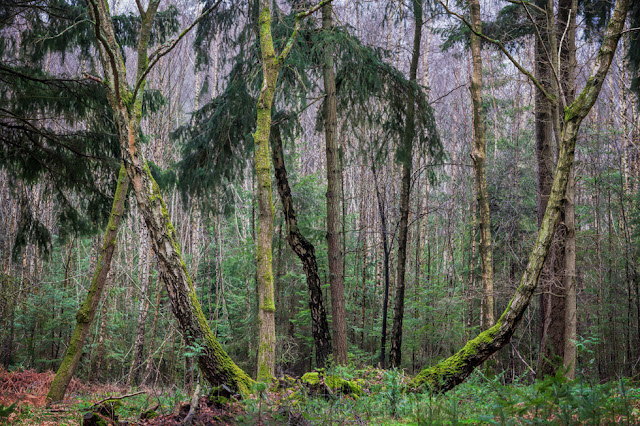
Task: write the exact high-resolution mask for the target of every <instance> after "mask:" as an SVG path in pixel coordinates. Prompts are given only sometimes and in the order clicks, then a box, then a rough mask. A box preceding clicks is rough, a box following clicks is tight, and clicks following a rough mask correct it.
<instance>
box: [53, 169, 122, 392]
mask: <svg viewBox="0 0 640 426" xmlns="http://www.w3.org/2000/svg"><path fill="white" fill-rule="evenodd" d="M128 189H129V178H128V177H127V173H126V171H125V168H124V164H123V165H121V166H120V174H119V176H118V184H117V186H116V192H115V195H114V197H113V206H112V207H111V214H110V216H109V224H108V225H107V231H106V232H105V234H104V241H103V243H102V249H101V250H100V257H99V259H98V263H97V266H96V269H95V271H94V272H93V278H92V279H91V285H90V286H89V291H88V292H87V297H86V298H85V301H84V303H83V304H82V306H80V309H78V313H77V314H76V327H75V329H74V330H73V334H72V335H71V341H70V342H69V346H67V352H66V353H65V355H64V358H63V359H62V364H60V367H59V368H58V371H57V373H56V376H55V377H54V378H53V382H51V387H50V388H49V393H48V394H47V399H48V400H49V401H62V400H63V399H64V395H65V393H66V391H67V387H68V386H69V382H71V378H72V377H73V375H74V374H75V372H76V370H77V368H78V363H79V362H80V358H81V357H82V349H83V348H84V343H85V340H86V338H87V334H89V329H90V328H91V323H93V319H94V318H95V316H96V310H97V309H98V304H99V303H100V298H101V297H102V291H103V290H104V285H105V283H106V282H107V275H108V274H109V270H110V269H111V259H112V258H113V252H114V251H115V248H116V237H117V236H118V230H119V229H120V223H121V222H122V214H123V213H124V203H125V200H126V198H127V190H128Z"/></svg>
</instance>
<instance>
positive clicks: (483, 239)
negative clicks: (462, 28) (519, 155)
mask: <svg viewBox="0 0 640 426" xmlns="http://www.w3.org/2000/svg"><path fill="white" fill-rule="evenodd" d="M469 9H470V13H471V25H473V27H474V29H475V31H477V32H481V31H482V21H481V18H480V2H479V0H470V1H469ZM471 56H472V61H473V73H472V74H471V99H472V101H473V134H474V143H473V151H472V154H471V160H472V161H473V171H474V174H475V179H474V183H475V187H476V197H477V203H478V213H479V216H480V246H479V249H480V265H481V268H482V303H481V305H480V306H481V308H480V309H481V318H480V327H481V328H482V329H483V330H486V329H488V328H489V327H491V326H492V325H493V323H494V322H495V319H494V316H493V249H492V247H491V214H490V210H489V192H488V190H487V173H486V165H485V160H486V157H487V140H486V136H485V129H484V113H483V111H482V45H481V42H480V37H478V36H477V35H475V34H473V33H472V34H471Z"/></svg>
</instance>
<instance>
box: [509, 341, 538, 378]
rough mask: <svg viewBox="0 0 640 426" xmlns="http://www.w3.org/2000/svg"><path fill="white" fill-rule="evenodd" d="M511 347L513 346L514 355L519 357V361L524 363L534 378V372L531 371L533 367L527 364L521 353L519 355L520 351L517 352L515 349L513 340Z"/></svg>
mask: <svg viewBox="0 0 640 426" xmlns="http://www.w3.org/2000/svg"><path fill="white" fill-rule="evenodd" d="M511 347H512V348H513V351H514V352H515V353H516V355H518V358H520V361H522V362H523V363H524V365H526V366H527V368H528V369H529V371H531V374H533V377H534V378H535V377H536V372H535V371H533V368H531V366H530V365H529V364H527V361H525V360H524V358H522V355H520V352H518V349H516V345H514V344H513V342H511Z"/></svg>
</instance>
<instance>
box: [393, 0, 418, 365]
mask: <svg viewBox="0 0 640 426" xmlns="http://www.w3.org/2000/svg"><path fill="white" fill-rule="evenodd" d="M422 1H423V0H413V19H414V32H413V52H412V54H411V65H410V67H409V81H411V82H413V83H415V82H416V76H417V74H418V62H419V60H420V43H421V40H422ZM415 96H416V95H415V91H413V90H411V91H410V92H409V96H408V99H407V115H406V127H405V131H404V144H403V146H402V152H401V156H400V158H402V183H401V189H400V224H399V226H398V259H397V262H398V264H397V268H396V295H395V299H394V308H393V325H392V328H391V349H390V351H389V364H390V365H391V366H392V367H399V366H400V364H401V362H402V320H403V317H404V290H405V272H406V266H407V234H408V231H409V194H410V192H411V170H412V165H413V155H412V154H413V139H414V138H415V134H416V127H415V110H416V105H415Z"/></svg>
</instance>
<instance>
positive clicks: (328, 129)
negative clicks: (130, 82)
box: [322, 4, 348, 365]
mask: <svg viewBox="0 0 640 426" xmlns="http://www.w3.org/2000/svg"><path fill="white" fill-rule="evenodd" d="M332 13H333V8H332V6H331V4H327V5H325V6H323V7H322V29H323V31H325V32H327V33H330V32H331V31H333V20H332V16H331V15H332ZM331 43H332V42H331V41H328V42H326V43H325V46H324V61H323V64H322V71H323V75H324V91H325V95H326V97H325V100H324V133H325V142H326V151H327V244H328V248H327V249H328V254H329V285H330V289H331V317H332V324H333V353H334V358H335V359H334V361H335V362H336V363H337V364H339V365H346V364H347V362H348V360H347V323H346V321H347V320H346V315H347V314H346V310H345V301H344V271H343V263H342V256H343V253H342V247H341V245H340V192H341V188H342V165H341V160H340V152H339V146H338V135H337V128H338V118H337V104H336V81H335V74H334V70H333V46H332V44H331Z"/></svg>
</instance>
